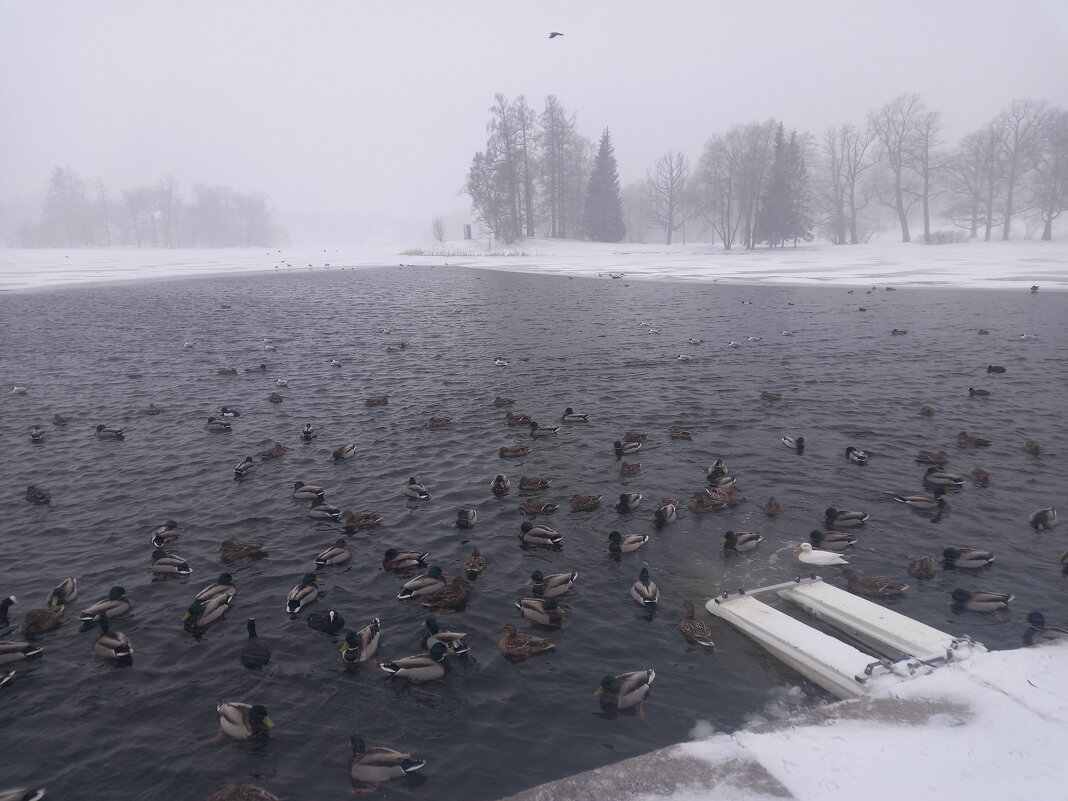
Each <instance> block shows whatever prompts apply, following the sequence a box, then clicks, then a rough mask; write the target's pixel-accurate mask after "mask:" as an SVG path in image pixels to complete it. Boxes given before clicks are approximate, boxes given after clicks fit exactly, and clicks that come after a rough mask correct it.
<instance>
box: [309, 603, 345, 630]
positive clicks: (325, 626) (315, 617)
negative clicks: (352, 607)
mask: <svg viewBox="0 0 1068 801" xmlns="http://www.w3.org/2000/svg"><path fill="white" fill-rule="evenodd" d="M308 628H311V629H315V630H316V631H321V632H323V633H324V634H330V635H334V634H337V633H338V632H339V631H341V630H342V629H343V628H345V618H343V617H342V616H341V613H340V612H337V611H335V610H333V609H330V610H328V611H326V612H309V613H308Z"/></svg>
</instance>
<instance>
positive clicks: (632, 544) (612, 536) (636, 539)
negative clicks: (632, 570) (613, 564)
mask: <svg viewBox="0 0 1068 801" xmlns="http://www.w3.org/2000/svg"><path fill="white" fill-rule="evenodd" d="M605 542H607V543H608V552H609V553H633V552H634V551H636V550H638V549H639V548H641V547H642V546H643V545H645V543H647V542H649V535H648V534H620V533H619V532H618V531H612V532H609V534H608V539H607V540H605Z"/></svg>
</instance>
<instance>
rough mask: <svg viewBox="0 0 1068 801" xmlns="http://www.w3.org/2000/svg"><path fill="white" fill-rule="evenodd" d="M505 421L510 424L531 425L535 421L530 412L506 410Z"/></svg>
mask: <svg viewBox="0 0 1068 801" xmlns="http://www.w3.org/2000/svg"><path fill="white" fill-rule="evenodd" d="M504 421H505V422H506V423H508V425H510V426H529V425H530V424H531V423H532V422H534V420H533V418H532V417H531V416H530V415H529V414H512V413H511V412H505V416H504Z"/></svg>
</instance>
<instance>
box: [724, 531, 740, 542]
mask: <svg viewBox="0 0 1068 801" xmlns="http://www.w3.org/2000/svg"><path fill="white" fill-rule="evenodd" d="M736 539H738V535H737V534H735V533H734V532H733V531H728V532H727V533H726V534H724V535H723V541H724V542H734V541H735V540H736Z"/></svg>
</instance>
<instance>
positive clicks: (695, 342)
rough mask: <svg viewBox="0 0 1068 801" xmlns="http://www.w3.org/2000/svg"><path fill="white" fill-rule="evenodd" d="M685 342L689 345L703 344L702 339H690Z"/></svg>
mask: <svg viewBox="0 0 1068 801" xmlns="http://www.w3.org/2000/svg"><path fill="white" fill-rule="evenodd" d="M686 341H687V342H688V343H689V344H691V345H700V344H701V343H703V342H704V340H703V339H698V338H697V337H690V338H689V339H687V340H686Z"/></svg>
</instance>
